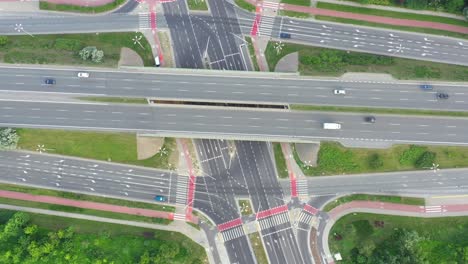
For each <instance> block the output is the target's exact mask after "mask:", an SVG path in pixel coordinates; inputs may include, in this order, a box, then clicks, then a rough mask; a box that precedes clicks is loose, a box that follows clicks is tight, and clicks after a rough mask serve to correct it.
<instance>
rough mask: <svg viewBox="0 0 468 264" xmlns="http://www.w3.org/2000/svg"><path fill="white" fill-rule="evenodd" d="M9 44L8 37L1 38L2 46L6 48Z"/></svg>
mask: <svg viewBox="0 0 468 264" xmlns="http://www.w3.org/2000/svg"><path fill="white" fill-rule="evenodd" d="M7 43H8V37H7V36H0V46H5V45H6V44H7Z"/></svg>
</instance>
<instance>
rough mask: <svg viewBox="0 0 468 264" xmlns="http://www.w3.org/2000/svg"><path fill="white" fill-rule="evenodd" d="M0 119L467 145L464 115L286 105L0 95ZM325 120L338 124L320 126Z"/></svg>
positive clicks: (196, 133) (181, 132)
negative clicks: (368, 113) (367, 113)
mask: <svg viewBox="0 0 468 264" xmlns="http://www.w3.org/2000/svg"><path fill="white" fill-rule="evenodd" d="M0 110H1V114H0V124H1V125H2V126H12V127H40V128H63V129H75V130H76V129H85V130H107V131H123V132H125V131H126V132H145V133H153V134H158V135H161V136H165V135H168V136H188V137H195V138H224V139H228V138H232V139H249V140H260V141H275V140H286V141H295V142H297V141H316V140H337V141H340V142H343V143H344V144H358V143H359V144H361V143H362V144H370V145H372V144H395V143H400V144H402V143H415V144H444V145H466V144H467V143H466V142H468V133H466V132H467V131H468V119H466V118H445V117H413V116H393V115H376V116H375V117H376V120H377V121H376V123H375V124H371V123H366V122H365V121H364V116H363V115H361V114H347V113H326V112H290V111H270V110H267V111H258V110H257V111H250V110H240V111H232V110H226V109H225V108H211V109H207V108H202V107H200V108H191V107H151V106H131V105H115V104H114V105H106V104H66V103H47V102H30V101H3V102H2V106H1V107H0ZM324 122H336V123H340V124H341V125H342V129H340V130H329V129H323V123H324Z"/></svg>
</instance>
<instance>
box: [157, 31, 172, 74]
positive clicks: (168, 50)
mask: <svg viewBox="0 0 468 264" xmlns="http://www.w3.org/2000/svg"><path fill="white" fill-rule="evenodd" d="M170 34H171V33H170V32H169V31H161V30H158V37H159V43H160V44H161V50H162V54H164V67H165V68H175V66H174V65H175V62H174V56H172V53H173V52H172V46H171V43H172V42H171V35H170Z"/></svg>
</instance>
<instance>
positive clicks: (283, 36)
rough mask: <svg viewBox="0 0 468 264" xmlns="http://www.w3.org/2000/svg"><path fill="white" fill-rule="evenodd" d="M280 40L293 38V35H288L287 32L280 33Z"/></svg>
mask: <svg viewBox="0 0 468 264" xmlns="http://www.w3.org/2000/svg"><path fill="white" fill-rule="evenodd" d="M280 38H284V39H288V38H291V34H289V33H286V32H281V33H280Z"/></svg>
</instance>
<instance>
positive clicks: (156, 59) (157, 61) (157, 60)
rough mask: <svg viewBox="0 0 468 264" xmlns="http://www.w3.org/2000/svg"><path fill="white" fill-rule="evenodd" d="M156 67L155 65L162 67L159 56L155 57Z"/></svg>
mask: <svg viewBox="0 0 468 264" xmlns="http://www.w3.org/2000/svg"><path fill="white" fill-rule="evenodd" d="M154 65H155V66H156V67H159V66H161V63H160V62H159V55H158V56H156V57H154Z"/></svg>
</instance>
